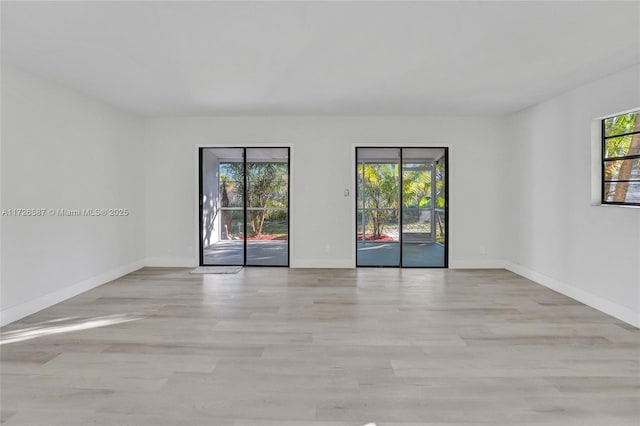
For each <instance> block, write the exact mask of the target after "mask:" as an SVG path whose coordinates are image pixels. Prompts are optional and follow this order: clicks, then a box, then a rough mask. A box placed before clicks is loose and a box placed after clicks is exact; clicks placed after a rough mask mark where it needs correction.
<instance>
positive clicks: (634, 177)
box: [602, 110, 640, 206]
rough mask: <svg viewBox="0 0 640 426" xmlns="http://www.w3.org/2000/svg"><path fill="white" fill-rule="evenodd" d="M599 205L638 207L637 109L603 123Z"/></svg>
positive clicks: (639, 122)
mask: <svg viewBox="0 0 640 426" xmlns="http://www.w3.org/2000/svg"><path fill="white" fill-rule="evenodd" d="M602 204H618V205H630V206H640V110H639V111H633V112H629V113H627V114H621V115H616V116H615V117H610V118H605V119H604V120H602Z"/></svg>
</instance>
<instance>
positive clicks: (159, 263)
mask: <svg viewBox="0 0 640 426" xmlns="http://www.w3.org/2000/svg"><path fill="white" fill-rule="evenodd" d="M145 266H152V267H153V266H155V267H165V268H196V267H198V259H190V258H187V257H184V258H180V257H148V258H147V259H146V260H145Z"/></svg>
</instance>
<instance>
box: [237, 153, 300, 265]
mask: <svg viewBox="0 0 640 426" xmlns="http://www.w3.org/2000/svg"><path fill="white" fill-rule="evenodd" d="M246 155H247V163H246V175H247V192H246V212H247V213H246V223H245V226H246V230H247V260H246V264H247V265H253V266H287V265H288V264H289V148H247V152H246Z"/></svg>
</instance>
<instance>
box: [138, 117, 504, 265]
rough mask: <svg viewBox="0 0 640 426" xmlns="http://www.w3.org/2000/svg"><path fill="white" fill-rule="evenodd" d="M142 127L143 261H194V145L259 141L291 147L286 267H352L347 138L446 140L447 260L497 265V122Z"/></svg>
mask: <svg viewBox="0 0 640 426" xmlns="http://www.w3.org/2000/svg"><path fill="white" fill-rule="evenodd" d="M145 127H146V135H145V158H146V172H145V178H146V186H145V194H146V210H147V212H148V214H147V218H148V220H147V228H146V232H147V234H146V235H147V238H146V244H147V246H146V250H147V256H148V262H149V264H151V265H171V266H178V265H185V266H187V265H196V264H197V262H198V260H197V226H198V225H197V218H198V216H197V202H196V200H197V147H198V146H227V147H228V146H243V145H246V146H259V145H261V144H268V145H282V146H291V147H292V151H291V266H293V267H352V266H354V265H355V240H354V235H355V223H354V217H355V212H354V199H353V194H354V179H355V177H354V167H355V166H354V163H355V158H354V151H355V150H354V146H355V145H356V144H359V145H376V144H382V145H390V146H393V145H415V144H423V145H425V146H450V148H451V149H450V176H451V181H450V230H451V233H450V234H451V242H450V246H451V252H450V266H451V267H495V266H501V265H502V263H501V261H500V260H501V259H502V257H503V253H502V251H501V246H500V245H501V242H502V241H501V238H502V237H501V227H500V225H501V223H502V222H503V214H504V210H503V209H502V208H501V206H500V204H501V202H502V200H501V197H502V191H501V190H500V185H502V182H503V177H504V176H503V172H502V171H501V167H502V165H503V163H504V158H502V156H501V147H502V146H503V143H504V140H503V121H501V120H500V119H484V118H470V117H403V118H400V117H370V118H364V117H231V118H222V117H220V118H205V117H201V118H198V117H195V118H155V119H147V120H146V126H145ZM346 188H348V189H350V190H351V196H350V197H348V198H345V197H344V189H346ZM481 245H482V246H484V247H485V249H486V254H480V252H479V251H480V250H479V248H480V246H481Z"/></svg>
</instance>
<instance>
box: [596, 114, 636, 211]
mask: <svg viewBox="0 0 640 426" xmlns="http://www.w3.org/2000/svg"><path fill="white" fill-rule="evenodd" d="M635 113H638V114H640V109H637V110H632V111H629V112H626V113H624V114H615V115H611V116H609V117H605V118H603V119H602V120H601V121H600V132H601V149H600V168H601V177H600V183H601V185H600V186H601V189H600V203H601V204H602V205H613V206H633V207H640V202H629V201H608V200H607V199H606V196H605V187H606V185H607V184H611V183H620V182H629V183H636V182H637V183H638V184H640V178H638V179H636V178H634V179H607V178H606V176H605V168H606V167H605V166H606V163H607V162H608V161H622V160H640V153H638V154H632V155H620V156H616V157H608V158H607V157H606V150H607V140H608V139H614V138H620V137H624V136H632V135H640V129H639V130H634V131H632V132H627V133H620V134H613V135H608V136H607V134H606V131H605V122H606V121H607V120H610V119H612V118H616V117H621V116H624V115H628V114H635ZM638 137H640V136H638Z"/></svg>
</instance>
